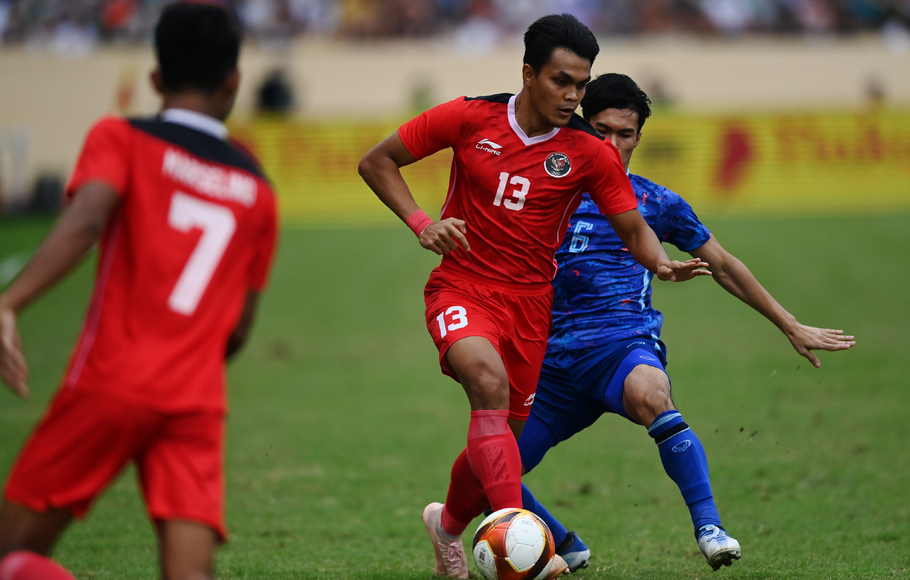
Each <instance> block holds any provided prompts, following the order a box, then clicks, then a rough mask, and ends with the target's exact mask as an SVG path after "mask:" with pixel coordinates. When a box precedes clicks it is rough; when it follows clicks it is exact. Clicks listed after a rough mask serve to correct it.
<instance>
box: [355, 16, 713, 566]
mask: <svg viewBox="0 0 910 580" xmlns="http://www.w3.org/2000/svg"><path fill="white" fill-rule="evenodd" d="M524 39H525V55H524V64H523V66H522V74H521V78H522V90H521V92H519V93H518V94H516V95H511V94H499V95H493V96H488V97H478V98H466V97H462V98H458V99H455V100H453V101H450V102H448V103H444V104H442V105H439V106H437V107H435V108H433V109H430V110H428V111H426V112H424V113H423V114H421V115H420V116H418V117H416V118H415V119H412V120H411V121H409V122H407V123H405V124H404V125H402V126H401V127H400V128H399V129H398V131H397V132H396V133H394V134H392V135H391V136H390V137H388V138H387V139H385V140H384V141H382V142H381V143H379V144H378V145H376V146H375V147H374V148H373V149H371V150H370V151H369V152H368V153H367V154H366V155H365V156H364V157H363V159H362V160H361V162H360V166H359V170H360V174H361V176H362V177H363V178H364V180H365V181H366V183H367V184H368V185H369V186H370V188H371V189H372V190H373V191H374V192H375V193H376V195H377V196H378V197H379V199H380V200H382V202H383V203H385V204H386V205H387V206H388V207H389V208H390V209H391V210H392V211H393V212H394V213H395V214H396V215H397V216H398V217H399V218H401V219H402V220H403V221H405V223H406V224H407V225H408V226H409V227H410V228H411V229H412V230H413V231H414V233H415V234H416V235H417V236H418V237H419V240H420V244H421V245H422V246H423V247H424V248H426V249H428V250H431V251H433V252H435V253H437V254H440V255H442V256H443V257H442V262H441V264H440V266H439V267H437V268H436V269H435V270H434V271H433V273H432V274H431V275H430V279H429V281H428V282H427V286H426V290H425V299H426V322H427V328H428V330H429V331H430V335H431V336H432V337H433V340H434V342H435V343H436V346H437V348H438V349H439V362H440V366H441V367H442V370H443V372H444V373H445V374H447V375H449V376H451V377H453V378H455V379H456V380H458V381H459V383H461V385H462V387H463V388H464V391H465V393H466V394H467V397H468V402H469V403H470V407H471V419H470V424H469V426H468V436H467V447H466V449H465V450H464V451H463V452H462V453H461V454H460V455H459V456H458V458H457V459H456V460H455V463H454V465H453V467H452V475H451V479H450V482H449V491H448V495H447V497H446V503H445V504H444V505H443V504H439V503H431V504H429V505H428V506H427V507H426V509H425V510H424V513H423V519H424V523H425V524H426V527H427V530H428V532H429V534H430V536H431V540H432V542H433V547H434V550H435V552H436V573H437V574H445V575H446V576H449V577H453V578H467V577H468V569H467V559H466V557H465V555H464V547H463V545H462V542H461V535H462V533H463V532H464V530H465V529H466V527H467V526H468V525H469V524H470V522H471V521H472V520H473V519H474V518H475V517H477V516H478V515H479V514H480V513H481V512H482V511H483V510H484V508H486V507H487V506H488V505H489V506H491V507H492V509H493V510H498V509H502V508H507V507H521V505H522V500H521V459H520V457H519V453H518V445H517V443H516V437H517V436H518V435H519V434H520V432H521V428H522V426H523V424H524V420H525V419H526V418H527V416H528V412H529V409H530V405H531V403H532V401H533V400H534V393H535V390H536V388H537V379H538V376H539V374H540V366H541V362H542V360H543V356H544V352H545V351H546V346H547V334H548V331H549V326H550V307H551V302H552V288H551V286H550V281H551V280H552V278H553V276H554V274H555V272H556V266H555V263H554V261H553V256H554V253H555V251H556V248H557V247H558V246H559V244H560V242H561V241H562V239H563V237H564V235H565V231H566V226H567V224H568V219H569V216H570V215H571V214H572V212H573V211H574V210H575V208H577V207H578V204H579V202H580V199H581V194H582V192H585V191H590V192H592V196H593V197H594V198H595V199H596V200H597V203H598V206H599V207H600V208H601V211H603V212H604V214H605V215H607V216H608V218H609V220H610V223H611V224H612V225H613V227H614V228H615V229H616V231H617V232H618V233H619V235H620V236H621V238H622V239H623V241H624V242H625V243H626V244H627V245H628V247H629V249H630V251H631V252H632V255H633V256H634V257H635V259H636V260H638V262H640V263H641V264H642V265H644V266H645V267H646V268H647V269H648V270H650V271H652V272H655V273H656V275H657V276H658V277H659V278H660V279H662V280H679V281H682V280H688V279H691V278H692V277H694V276H696V275H702V274H705V275H707V274H710V272H708V271H707V270H704V269H703V268H704V267H705V266H707V264H705V263H704V262H702V261H701V260H698V259H692V260H687V261H685V262H679V261H671V260H670V259H669V258H668V257H667V254H666V253H665V252H664V250H663V249H662V247H661V244H660V242H659V241H658V239H657V237H656V236H655V235H654V233H653V231H651V229H650V228H649V227H648V225H647V224H646V223H645V222H644V220H643V219H642V217H641V214H639V212H638V210H637V209H636V207H637V203H636V200H635V196H634V193H633V192H632V187H631V185H630V183H629V179H628V178H627V177H626V173H625V170H624V168H623V165H622V161H621V159H620V157H619V153H618V152H617V150H616V148H615V147H614V146H613V144H612V143H610V142H609V141H606V142H605V141H604V140H603V139H602V138H601V137H599V136H598V135H597V134H596V133H595V132H594V130H593V129H592V128H591V127H590V125H588V124H587V123H586V122H585V121H583V120H582V119H581V118H580V117H578V116H576V115H575V109H576V108H577V107H578V104H579V102H580V101H581V98H582V97H583V96H584V92H585V85H586V84H587V83H588V81H589V80H590V78H591V65H592V64H593V62H594V58H595V57H596V56H597V53H598V51H599V47H598V45H597V40H596V39H595V38H594V35H593V34H592V33H591V31H590V30H588V29H587V27H585V26H584V25H583V24H582V23H581V22H579V21H578V20H577V19H576V18H574V17H573V16H571V15H568V14H562V15H550V16H545V17H543V18H541V19H539V20H538V21H536V22H535V23H533V24H532V25H531V26H530V27H529V28H528V30H527V32H526V33H525V38H524ZM444 148H452V149H453V151H454V159H453V163H452V173H451V178H450V186H449V190H448V194H447V197H446V200H445V204H444V205H443V208H442V215H441V219H440V220H438V221H437V220H434V219H432V218H430V217H429V216H427V214H426V213H424V212H423V211H422V210H421V209H420V208H419V207H418V206H417V203H416V202H415V201H414V197H413V196H412V195H411V192H410V190H409V189H408V186H407V184H406V183H405V181H404V179H403V178H402V175H401V171H400V168H401V167H402V166H405V165H408V164H410V163H413V162H415V161H417V160H418V159H422V158H424V157H426V156H428V155H431V154H433V153H435V152H436V151H439V150H441V149H444ZM563 570H565V564H564V563H563V562H562V561H561V559H560V560H559V561H558V562H556V563H554V566H553V568H552V569H551V574H550V577H553V576H556V575H558V574H560V573H562V571H563Z"/></svg>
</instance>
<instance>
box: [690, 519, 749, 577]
mask: <svg viewBox="0 0 910 580" xmlns="http://www.w3.org/2000/svg"><path fill="white" fill-rule="evenodd" d="M696 537H697V539H698V547H699V548H701V553H702V554H704V555H705V559H707V560H708V564H709V565H710V566H711V567H712V568H713V569H714V570H717V569H718V568H720V567H721V566H729V565H730V564H732V563H733V560H739V558H740V556H741V555H742V550H741V549H740V547H739V542H737V541H736V540H735V539H734V538H731V537H730V536H728V535H727V532H726V530H724V529H723V528H722V527H720V526H714V525H707V526H702V527H701V528H700V529H699V530H698V535H697V536H696Z"/></svg>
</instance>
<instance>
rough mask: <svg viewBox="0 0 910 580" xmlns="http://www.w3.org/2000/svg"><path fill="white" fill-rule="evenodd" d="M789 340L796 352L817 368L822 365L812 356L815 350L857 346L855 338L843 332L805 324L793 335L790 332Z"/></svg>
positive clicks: (797, 328)
mask: <svg viewBox="0 0 910 580" xmlns="http://www.w3.org/2000/svg"><path fill="white" fill-rule="evenodd" d="M787 338H789V339H790V344H792V345H793V348H795V349H796V352H798V353H799V354H801V355H803V356H804V357H806V358H807V359H809V362H811V363H812V366H814V367H816V368H817V367H820V366H821V364H822V363H821V361H819V360H818V357H817V356H815V355H814V354H812V351H813V350H831V351H833V350H846V349H848V348H850V347H852V346H853V345H855V344H856V341H855V340H853V336H852V335H846V334H844V331H843V330H832V329H830V328H816V327H814V326H806V325H804V324H799V325H797V327H796V329H795V330H794V331H793V333H792V334H791V333H789V332H788V333H787Z"/></svg>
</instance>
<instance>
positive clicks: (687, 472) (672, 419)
mask: <svg viewBox="0 0 910 580" xmlns="http://www.w3.org/2000/svg"><path fill="white" fill-rule="evenodd" d="M648 435H650V436H651V437H652V438H653V439H654V442H655V443H657V449H658V451H659V452H660V460H661V462H662V463H663V465H664V470H665V471H666V472H667V475H669V476H670V479H672V480H673V482H674V483H676V485H677V487H679V491H680V493H681V494H682V496H683V499H684V500H685V501H686V505H687V506H688V507H689V514H690V515H691V516H692V523H693V524H694V525H695V529H696V530H698V529H699V528H701V527H702V526H706V525H708V524H714V525H716V526H719V525H720V515H719V514H718V513H717V506H716V505H715V504H714V496H713V494H712V493H711V481H710V479H709V478H708V458H707V457H706V456H705V449H704V447H702V445H701V441H699V440H698V437H696V436H695V433H693V432H692V430H691V429H689V426H688V425H687V424H686V422H685V421H683V418H682V415H681V414H680V413H679V411H675V410H674V411H666V412H664V413H661V414H660V415H659V416H658V417H657V419H655V420H654V423H653V424H651V426H650V427H648ZM522 499H524V494H522ZM547 524H549V522H547Z"/></svg>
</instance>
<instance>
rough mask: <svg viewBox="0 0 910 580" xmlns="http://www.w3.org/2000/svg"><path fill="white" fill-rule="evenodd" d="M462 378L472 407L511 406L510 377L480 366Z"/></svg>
mask: <svg viewBox="0 0 910 580" xmlns="http://www.w3.org/2000/svg"><path fill="white" fill-rule="evenodd" d="M460 378H461V384H462V386H463V387H464V390H465V392H466V393H467V395H468V400H469V401H470V402H471V408H472V409H474V410H478V409H508V408H509V379H508V377H506V376H501V375H500V373H496V372H494V371H493V370H492V369H488V368H484V367H478V368H475V369H473V371H472V372H471V373H468V374H467V375H466V376H460Z"/></svg>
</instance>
